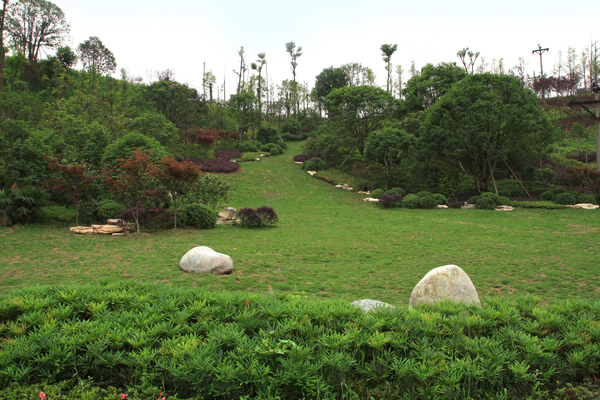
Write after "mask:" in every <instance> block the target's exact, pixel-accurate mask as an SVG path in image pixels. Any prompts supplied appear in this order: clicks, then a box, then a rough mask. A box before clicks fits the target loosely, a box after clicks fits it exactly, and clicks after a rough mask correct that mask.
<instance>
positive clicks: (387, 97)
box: [324, 86, 396, 155]
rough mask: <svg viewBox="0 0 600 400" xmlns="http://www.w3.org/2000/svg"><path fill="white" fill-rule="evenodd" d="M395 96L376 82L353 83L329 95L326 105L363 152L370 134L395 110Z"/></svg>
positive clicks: (328, 110)
mask: <svg viewBox="0 0 600 400" xmlns="http://www.w3.org/2000/svg"><path fill="white" fill-rule="evenodd" d="M395 103H396V101H395V99H394V98H393V97H392V95H391V94H389V93H388V92H386V91H385V90H383V89H381V88H378V87H375V86H350V87H344V88H341V89H335V90H334V91H332V92H331V93H330V94H329V95H328V96H327V97H326V98H325V102H324V105H325V109H326V110H327V112H328V113H329V118H330V120H331V122H332V123H333V125H334V127H337V128H340V129H341V131H343V132H344V134H346V135H348V136H349V137H350V138H352V140H354V142H355V145H356V147H357V148H358V151H359V152H360V154H361V155H362V154H363V150H364V148H365V141H366V140H367V137H368V136H369V134H370V133H371V132H373V131H375V130H377V129H379V128H380V127H381V124H382V122H383V121H384V120H386V119H387V118H388V117H389V116H390V115H391V114H392V113H393V111H394V108H395Z"/></svg>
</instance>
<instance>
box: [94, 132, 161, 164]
mask: <svg viewBox="0 0 600 400" xmlns="http://www.w3.org/2000/svg"><path fill="white" fill-rule="evenodd" d="M136 148H139V149H143V150H149V151H151V153H149V154H151V156H152V159H155V160H157V159H159V158H162V157H165V156H166V155H167V153H166V150H165V148H164V147H163V146H162V145H161V144H160V143H159V142H158V141H157V140H156V139H154V138H151V137H148V136H146V135H144V134H141V133H137V132H131V133H128V134H127V135H125V136H123V137H122V138H121V139H118V140H115V141H114V142H113V143H111V144H110V145H108V147H107V148H106V152H105V153H104V156H103V157H102V165H103V166H110V167H114V166H119V165H121V164H122V163H123V160H126V159H127V158H129V157H130V156H131V154H132V151H135V149H136ZM119 160H120V161H119Z"/></svg>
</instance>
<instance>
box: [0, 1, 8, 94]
mask: <svg viewBox="0 0 600 400" xmlns="http://www.w3.org/2000/svg"><path fill="white" fill-rule="evenodd" d="M7 6H8V0H2V15H0V95H2V91H3V90H4V59H5V58H6V54H5V48H4V25H5V22H6V7H7Z"/></svg>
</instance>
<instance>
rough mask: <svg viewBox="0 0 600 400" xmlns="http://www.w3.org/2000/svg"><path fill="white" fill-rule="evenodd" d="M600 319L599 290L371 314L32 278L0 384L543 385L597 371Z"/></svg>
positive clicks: (491, 395)
mask: <svg viewBox="0 0 600 400" xmlns="http://www.w3.org/2000/svg"><path fill="white" fill-rule="evenodd" d="M599 321H600V302H597V301H596V302H589V301H557V302H554V303H551V304H548V305H545V306H539V305H538V299H537V298H533V297H530V298H521V299H518V300H513V301H504V300H492V301H490V302H488V303H487V304H484V306H483V307H481V308H479V307H475V306H471V307H463V306H461V305H458V304H453V303H441V304H438V305H436V306H426V307H422V308H417V309H408V308H407V307H398V308H395V309H382V310H379V311H376V312H373V313H363V312H362V311H360V310H358V309H356V308H354V307H353V306H351V305H350V304H348V302H343V301H337V300H336V301H317V300H312V299H309V298H306V297H301V296H292V295H286V296H275V295H255V294H250V293H246V292H234V293H222V292H207V291H204V290H201V289H196V288H184V287H173V286H170V285H167V284H158V283H157V284H140V283H132V282H130V281H127V282H126V281H123V282H117V283H108V281H104V282H99V283H97V284H94V285H90V286H57V287H35V288H27V289H20V290H16V291H12V292H9V293H5V294H3V295H2V297H0V388H3V389H5V392H12V390H16V389H17V388H19V387H23V386H25V387H35V388H36V389H37V388H39V389H40V391H43V390H47V389H46V388H45V386H48V385H50V386H49V387H51V388H56V386H55V385H60V383H61V382H73V383H74V384H75V383H77V384H79V382H82V381H84V382H83V383H81V384H82V385H83V384H84V383H85V384H86V385H88V386H90V387H101V388H106V387H114V388H119V389H118V390H112V391H111V393H113V394H114V393H128V392H131V391H133V390H138V391H139V392H140V393H142V392H152V391H154V395H156V394H157V392H158V390H160V391H163V392H165V393H168V396H178V397H179V398H191V397H194V398H198V399H238V398H244V399H253V398H276V397H279V398H282V399H300V398H310V399H313V398H315V399H316V398H323V399H346V398H355V399H370V398H399V399H468V398H471V399H513V398H518V399H524V398H526V397H527V396H533V395H535V396H536V397H535V398H548V397H547V396H546V395H547V394H548V393H550V391H555V390H557V389H559V388H562V387H564V385H565V384H566V383H567V382H570V383H575V384H579V383H580V382H583V381H585V380H586V379H587V378H592V377H593V376H594V374H598V372H599V369H600V322H599ZM32 385H33V386H32ZM52 385H54V386H52ZM89 391H91V389H89ZM98 394H100V393H98ZM391 394H394V396H391ZM544 396H546V397H544ZM30 397H31V396H29V397H26V398H30ZM86 398H87V397H86ZM107 398H108V397H107ZM133 398H136V397H133ZM137 398H146V397H143V396H141V395H140V397H137ZM147 398H152V397H151V396H148V397H147ZM564 398H573V397H564Z"/></svg>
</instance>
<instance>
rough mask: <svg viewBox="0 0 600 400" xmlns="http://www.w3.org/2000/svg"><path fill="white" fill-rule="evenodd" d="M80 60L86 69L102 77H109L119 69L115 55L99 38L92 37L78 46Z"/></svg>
mask: <svg viewBox="0 0 600 400" xmlns="http://www.w3.org/2000/svg"><path fill="white" fill-rule="evenodd" d="M77 53H78V55H79V60H80V61H81V62H82V63H83V65H84V68H85V69H86V70H88V71H91V72H93V73H96V74H100V75H108V74H111V73H113V72H115V70H116V69H117V62H116V61H115V55H114V54H113V53H112V51H110V50H109V49H108V48H107V47H106V46H104V44H103V43H102V41H101V40H100V39H99V38H98V37H97V36H90V38H89V39H87V40H85V41H84V42H83V43H81V44H80V45H79V46H77Z"/></svg>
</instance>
